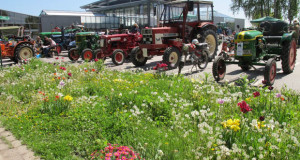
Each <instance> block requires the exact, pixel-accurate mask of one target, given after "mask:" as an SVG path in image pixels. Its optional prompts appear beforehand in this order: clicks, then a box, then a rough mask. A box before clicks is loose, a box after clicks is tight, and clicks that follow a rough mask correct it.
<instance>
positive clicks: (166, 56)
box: [163, 47, 181, 69]
mask: <svg viewBox="0 0 300 160" xmlns="http://www.w3.org/2000/svg"><path fill="white" fill-rule="evenodd" d="M172 52H175V53H176V54H177V56H178V60H177V62H176V63H175V64H174V66H171V63H170V61H169V59H170V55H171V53H172ZM180 59H181V52H180V51H179V50H178V49H177V48H176V47H168V48H167V49H166V50H165V53H164V55H163V62H164V63H167V64H168V68H169V69H175V68H177V67H178V64H179V62H180Z"/></svg>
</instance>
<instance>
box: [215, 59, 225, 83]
mask: <svg viewBox="0 0 300 160" xmlns="http://www.w3.org/2000/svg"><path fill="white" fill-rule="evenodd" d="M212 72H213V76H214V78H215V80H216V81H217V82H218V81H220V80H223V79H224V77H225V74H226V64H225V60H224V58H223V57H220V56H217V57H216V58H215V60H214V63H213V67H212Z"/></svg>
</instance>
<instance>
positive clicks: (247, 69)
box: [241, 65, 251, 71]
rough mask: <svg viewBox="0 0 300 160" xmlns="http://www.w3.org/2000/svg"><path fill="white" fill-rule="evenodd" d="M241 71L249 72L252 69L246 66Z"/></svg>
mask: <svg viewBox="0 0 300 160" xmlns="http://www.w3.org/2000/svg"><path fill="white" fill-rule="evenodd" d="M241 69H242V70H243V71H249V70H250V69H251V67H250V66H249V65H244V66H241Z"/></svg>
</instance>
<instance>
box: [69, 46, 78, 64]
mask: <svg viewBox="0 0 300 160" xmlns="http://www.w3.org/2000/svg"><path fill="white" fill-rule="evenodd" d="M68 57H69V59H70V60H71V61H77V60H78V59H79V57H80V54H79V53H78V50H77V48H72V49H70V50H69V52H68Z"/></svg>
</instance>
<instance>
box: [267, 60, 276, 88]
mask: <svg viewBox="0 0 300 160" xmlns="http://www.w3.org/2000/svg"><path fill="white" fill-rule="evenodd" d="M276 68H277V67H276V61H275V59H273V58H270V59H269V60H268V61H267V64H266V66H265V75H264V78H265V80H266V85H268V86H271V85H273V84H274V82H275V77H276Z"/></svg>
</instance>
